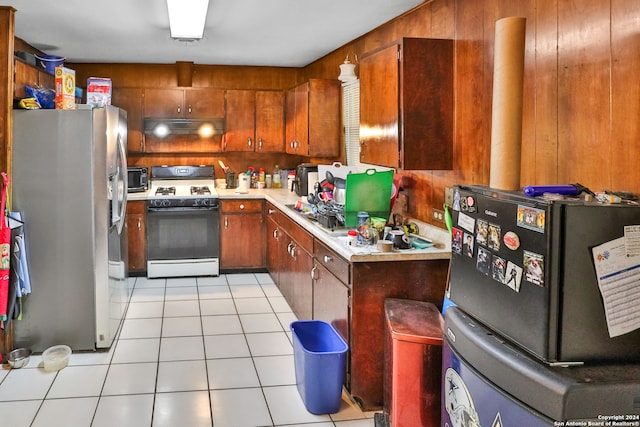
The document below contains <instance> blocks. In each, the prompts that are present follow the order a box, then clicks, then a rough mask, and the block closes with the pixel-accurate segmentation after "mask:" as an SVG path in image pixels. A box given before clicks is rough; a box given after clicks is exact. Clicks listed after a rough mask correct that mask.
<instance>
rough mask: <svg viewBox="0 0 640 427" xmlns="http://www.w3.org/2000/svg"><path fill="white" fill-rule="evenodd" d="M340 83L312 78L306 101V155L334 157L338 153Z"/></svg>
mask: <svg viewBox="0 0 640 427" xmlns="http://www.w3.org/2000/svg"><path fill="white" fill-rule="evenodd" d="M340 92H341V85H340V82H339V81H338V80H330V79H311V80H309V89H308V95H307V100H306V105H307V106H308V109H307V114H306V117H307V123H306V126H307V128H308V129H307V131H306V135H307V136H308V139H307V144H308V148H307V153H308V154H307V155H308V156H311V157H336V156H339V155H340V141H341V139H342V119H341V116H340V111H341V103H340V99H341V97H340Z"/></svg>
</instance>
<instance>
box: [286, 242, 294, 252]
mask: <svg viewBox="0 0 640 427" xmlns="http://www.w3.org/2000/svg"><path fill="white" fill-rule="evenodd" d="M292 246H293V242H289V244H288V245H287V252H289V255H291V247H292Z"/></svg>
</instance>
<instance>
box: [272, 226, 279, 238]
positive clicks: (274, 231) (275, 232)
mask: <svg viewBox="0 0 640 427" xmlns="http://www.w3.org/2000/svg"><path fill="white" fill-rule="evenodd" d="M273 238H274V239H276V240H278V229H277V228H276V229H275V230H273Z"/></svg>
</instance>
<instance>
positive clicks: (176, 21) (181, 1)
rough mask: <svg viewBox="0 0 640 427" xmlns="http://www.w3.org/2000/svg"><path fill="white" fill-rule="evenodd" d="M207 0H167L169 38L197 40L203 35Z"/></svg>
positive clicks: (207, 6) (207, 5)
mask: <svg viewBox="0 0 640 427" xmlns="http://www.w3.org/2000/svg"><path fill="white" fill-rule="evenodd" d="M208 8H209V0H167V9H168V11H169V28H170V29H171V38H174V39H178V40H187V41H189V40H197V39H201V38H202V37H204V24H205V21H206V19H207V9H208Z"/></svg>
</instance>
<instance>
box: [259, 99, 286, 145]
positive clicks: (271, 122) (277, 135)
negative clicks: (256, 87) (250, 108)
mask: <svg viewBox="0 0 640 427" xmlns="http://www.w3.org/2000/svg"><path fill="white" fill-rule="evenodd" d="M256 151H259V152H284V92H282V91H257V92H256Z"/></svg>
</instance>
